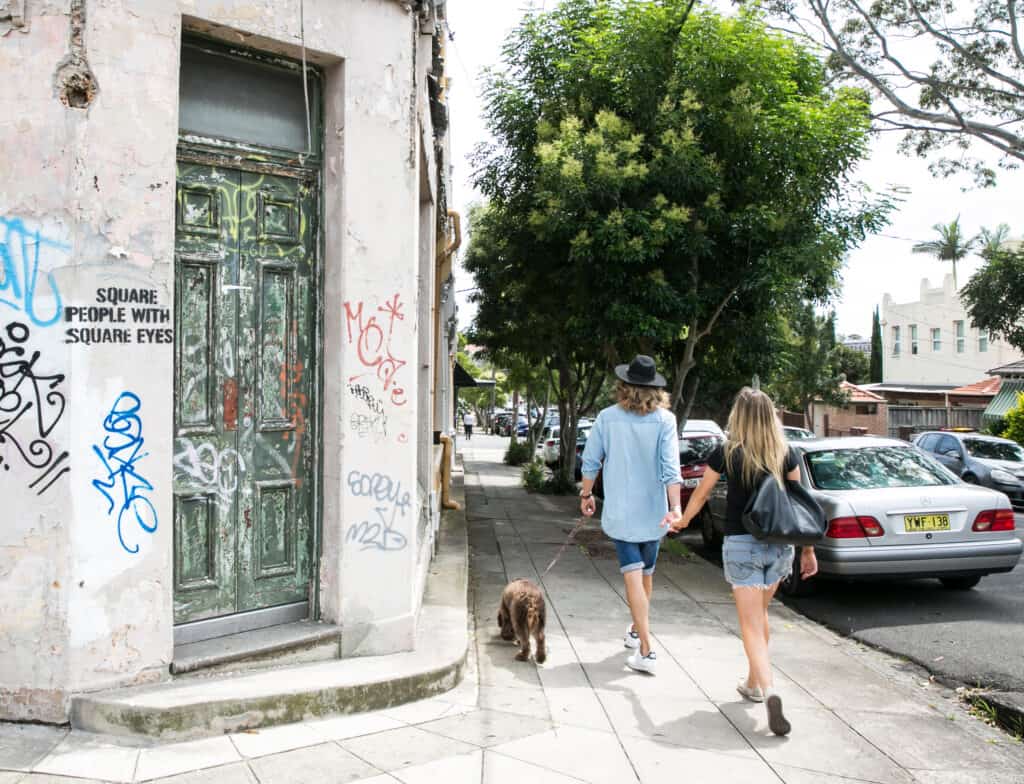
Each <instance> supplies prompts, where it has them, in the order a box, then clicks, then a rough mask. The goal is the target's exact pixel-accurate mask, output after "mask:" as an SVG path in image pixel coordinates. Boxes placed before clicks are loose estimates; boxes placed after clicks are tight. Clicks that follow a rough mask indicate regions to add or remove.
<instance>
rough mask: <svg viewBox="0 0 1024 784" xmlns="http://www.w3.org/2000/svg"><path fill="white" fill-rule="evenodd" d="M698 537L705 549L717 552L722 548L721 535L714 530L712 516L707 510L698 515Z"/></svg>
mask: <svg viewBox="0 0 1024 784" xmlns="http://www.w3.org/2000/svg"><path fill="white" fill-rule="evenodd" d="M700 538H701V541H702V542H703V543H704V548H705V549H706V550H709V551H711V552H718V551H719V550H721V549H722V537H721V536H720V535H719V533H718V531H716V530H715V522H714V518H713V517H712V516H711V514H709V513H708V511H707V510H705V511H703V512H701V515H700Z"/></svg>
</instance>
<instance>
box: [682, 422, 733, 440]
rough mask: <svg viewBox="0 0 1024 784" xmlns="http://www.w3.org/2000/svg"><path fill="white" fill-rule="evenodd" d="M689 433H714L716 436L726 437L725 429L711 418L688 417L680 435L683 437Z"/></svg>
mask: <svg viewBox="0 0 1024 784" xmlns="http://www.w3.org/2000/svg"><path fill="white" fill-rule="evenodd" d="M687 433H713V434H714V435H716V436H720V437H721V438H725V431H724V430H722V428H721V427H719V426H718V423H717V422H715V421H714V420H711V419H687V420H686V423H685V424H684V425H683V429H682V430H681V431H680V432H679V435H680V437H682V436H683V435H684V434H687Z"/></svg>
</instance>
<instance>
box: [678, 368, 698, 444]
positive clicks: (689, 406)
mask: <svg viewBox="0 0 1024 784" xmlns="http://www.w3.org/2000/svg"><path fill="white" fill-rule="evenodd" d="M699 388H700V376H699V375H696V376H694V377H693V383H692V384H690V392H689V393H688V394H687V395H686V405H685V407H684V408H683V413H682V416H681V417H679V418H678V419H677V420H676V422H677V424H678V425H679V432H682V431H683V428H684V427H686V422H687V420H689V418H690V412H691V411H693V404H694V401H696V400H697V390H698V389H699Z"/></svg>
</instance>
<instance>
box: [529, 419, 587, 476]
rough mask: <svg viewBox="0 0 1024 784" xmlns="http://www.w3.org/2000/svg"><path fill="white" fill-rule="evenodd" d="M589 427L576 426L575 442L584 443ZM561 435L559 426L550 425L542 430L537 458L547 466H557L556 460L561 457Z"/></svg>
mask: <svg viewBox="0 0 1024 784" xmlns="http://www.w3.org/2000/svg"><path fill="white" fill-rule="evenodd" d="M590 427H591V426H590V425H579V426H577V428H576V440H577V441H579V440H580V439H583V440H584V441H585V440H586V438H587V435H588V434H589V433H590ZM561 433H562V428H561V427H560V426H559V425H552V426H551V427H546V428H544V431H543V432H542V433H541V437H540V440H539V441H537V457H539V458H540V459H541V460H543V461H544V464H545V465H547V466H552V467H553V466H556V465H558V459H559V457H561V444H560V443H559V436H561Z"/></svg>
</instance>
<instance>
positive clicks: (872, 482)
mask: <svg viewBox="0 0 1024 784" xmlns="http://www.w3.org/2000/svg"><path fill="white" fill-rule="evenodd" d="M794 446H795V447H796V449H797V450H798V451H799V452H800V453H801V458H802V459H801V465H800V473H801V481H802V482H803V483H804V485H806V486H807V487H808V488H809V489H811V491H812V492H813V494H814V495H815V497H816V498H817V499H818V502H819V503H820V504H821V505H822V507H823V508H824V510H825V513H826V515H827V517H828V520H829V524H828V532H827V534H826V537H825V540H824V541H823V542H822V543H821V544H819V545H816V546H815V551H816V553H817V556H818V566H819V574H820V575H821V576H823V577H837V578H843V579H863V578H920V577H937V578H938V579H939V580H941V581H942V583H943V585H945V586H946V587H947V588H954V589H967V588H972V587H974V586H975V585H977V584H978V581H979V580H980V579H981V578H982V577H983V576H984V575H986V574H992V573H995V572H1008V571H1011V570H1012V569H1013V568H1014V567H1015V566H1016V565H1017V562H1018V561H1019V560H1020V556H1021V550H1022V548H1024V545H1022V543H1021V540H1020V539H1019V538H1018V537H1017V535H1016V532H1015V530H1014V516H1013V509H1012V508H1011V506H1010V501H1009V499H1008V498H1007V497H1006V496H1005V495H1004V494H1003V493H999V492H997V491H995V490H990V489H988V488H985V487H979V486H977V485H970V484H967V483H965V482H963V481H961V480H960V479H959V478H957V477H956V476H955V475H954V474H952V473H951V472H950V471H948V470H947V469H946V468H945V467H943V466H942V465H940V464H939V463H938V462H937V461H935V460H934V459H932V458H931V457H929V456H927V455H926V454H925V453H924V452H922V451H921V450H920V449H918V448H917V447H915V446H912V445H909V444H907V443H905V442H903V441H897V440H894V439H887V438H826V439H820V440H815V441H803V442H798V443H797V444H795V445H794ZM721 484H724V482H723V483H720V485H721ZM716 490H717V488H716ZM723 490H724V488H723ZM716 496H717V497H716ZM710 507H711V514H712V517H713V518H714V519H713V520H712V521H704V522H705V524H707V523H708V522H711V523H712V525H713V526H714V527H715V528H716V529H717V530H718V531H721V530H722V529H721V522H722V521H721V515H722V514H724V511H725V508H724V493H713V494H712V499H711V504H710ZM782 589H783V591H785V592H787V593H805V592H807V591H808V590H809V589H810V585H809V584H806V583H804V582H803V581H802V580H801V579H800V577H799V568H798V569H796V570H794V576H793V577H792V578H790V579H789V580H787V581H786V582H785V583H784V584H783V585H782Z"/></svg>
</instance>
